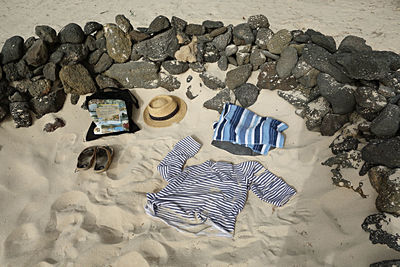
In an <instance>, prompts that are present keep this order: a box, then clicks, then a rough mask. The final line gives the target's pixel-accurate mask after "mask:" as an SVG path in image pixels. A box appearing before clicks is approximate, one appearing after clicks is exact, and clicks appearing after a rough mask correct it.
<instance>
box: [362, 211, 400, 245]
mask: <svg viewBox="0 0 400 267" xmlns="http://www.w3.org/2000/svg"><path fill="white" fill-rule="evenodd" d="M399 220H400V219H399V218H398V217H397V216H393V215H390V214H386V213H377V214H372V215H369V216H367V218H365V220H364V222H363V224H362V225H361V227H362V229H363V230H364V231H366V232H369V240H371V242H372V244H384V245H387V246H388V247H389V248H392V249H394V250H397V251H400V245H399V244H400V235H399V234H398V233H396V231H398V224H399Z"/></svg>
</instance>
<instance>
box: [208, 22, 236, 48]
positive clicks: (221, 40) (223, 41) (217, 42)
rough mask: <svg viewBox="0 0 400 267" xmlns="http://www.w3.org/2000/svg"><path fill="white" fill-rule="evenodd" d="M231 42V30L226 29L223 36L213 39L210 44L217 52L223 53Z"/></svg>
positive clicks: (229, 28)
mask: <svg viewBox="0 0 400 267" xmlns="http://www.w3.org/2000/svg"><path fill="white" fill-rule="evenodd" d="M231 40H232V28H231V27H228V28H227V30H226V32H225V33H224V34H221V35H218V36H217V37H215V38H214V40H213V41H212V43H213V45H214V46H215V47H216V48H217V49H218V51H225V49H226V48H227V46H228V44H229V43H230V42H231ZM231 55H233V54H231Z"/></svg>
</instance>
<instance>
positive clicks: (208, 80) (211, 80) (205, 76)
mask: <svg viewBox="0 0 400 267" xmlns="http://www.w3.org/2000/svg"><path fill="white" fill-rule="evenodd" d="M199 76H200V78H201V80H202V81H203V83H204V84H205V86H207V87H208V88H210V89H213V90H217V89H222V88H225V83H224V82H223V81H221V80H220V79H218V78H217V77H215V76H213V75H211V74H210V73H207V72H203V73H201V74H200V75H199Z"/></svg>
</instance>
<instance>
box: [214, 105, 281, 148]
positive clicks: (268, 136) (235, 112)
mask: <svg viewBox="0 0 400 267" xmlns="http://www.w3.org/2000/svg"><path fill="white" fill-rule="evenodd" d="M213 127H214V135H213V140H216V141H228V142H231V143H233V144H238V145H242V146H245V147H249V148H250V149H251V150H253V151H254V152H256V153H259V154H263V155H266V154H267V153H268V151H269V150H270V148H271V146H273V147H279V148H282V147H283V144H284V141H285V138H284V135H283V134H282V131H284V130H286V129H287V128H288V126H287V125H286V124H285V123H283V122H281V121H278V120H275V119H272V118H270V117H261V116H259V115H257V114H255V113H254V112H252V111H250V110H248V109H245V108H242V107H239V106H236V105H233V104H231V103H225V105H224V107H223V109H222V112H221V116H220V118H219V120H218V122H216V123H215V124H214V126H213Z"/></svg>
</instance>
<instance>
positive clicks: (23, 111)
mask: <svg viewBox="0 0 400 267" xmlns="http://www.w3.org/2000/svg"><path fill="white" fill-rule="evenodd" d="M10 114H11V117H12V119H13V121H14V123H15V127H16V128H19V127H29V126H31V125H32V117H31V114H30V113H29V104H28V102H11V103H10Z"/></svg>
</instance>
